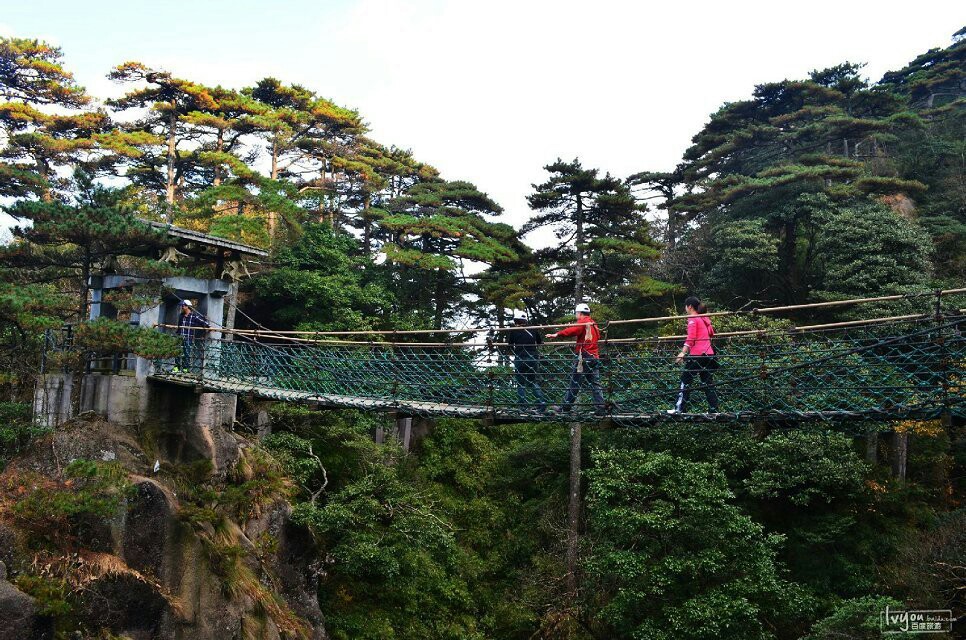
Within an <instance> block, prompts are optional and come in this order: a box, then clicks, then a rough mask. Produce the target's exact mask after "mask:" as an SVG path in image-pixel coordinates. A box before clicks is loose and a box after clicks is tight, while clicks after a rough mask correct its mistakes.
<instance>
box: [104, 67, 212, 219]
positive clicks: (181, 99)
mask: <svg viewBox="0 0 966 640" xmlns="http://www.w3.org/2000/svg"><path fill="white" fill-rule="evenodd" d="M108 77H109V78H111V79H112V80H115V81H117V82H132V83H134V82H136V83H142V82H143V83H146V84H147V86H146V87H143V88H139V89H135V90H133V91H131V92H129V93H127V94H125V95H124V96H122V97H120V98H117V99H114V100H109V101H108V104H109V105H110V106H112V107H115V108H117V109H120V110H126V109H131V108H134V107H141V108H144V107H147V108H149V111H148V114H147V115H146V116H145V117H144V118H142V119H141V120H139V121H136V122H133V123H130V124H128V125H126V126H125V127H124V128H125V130H126V131H128V132H129V133H132V134H141V135H140V136H137V137H135V138H134V143H133V144H132V145H131V146H133V147H134V148H135V149H136V153H132V154H131V155H130V157H129V159H128V161H129V164H130V165H131V166H130V168H129V170H128V172H127V176H128V177H129V178H130V179H131V180H132V181H133V182H134V183H135V184H138V185H141V186H143V187H146V188H147V189H148V190H149V191H153V192H154V193H157V194H159V195H162V194H163V199H164V203H165V206H164V211H165V215H166V216H167V219H168V221H169V222H170V221H173V219H174V213H175V201H177V200H180V199H182V198H183V197H184V196H185V192H186V191H187V184H188V183H189V181H190V180H191V178H192V174H193V173H195V172H197V171H199V170H200V169H199V163H198V160H197V152H196V151H188V150H186V149H185V150H179V149H178V144H179V143H181V142H184V141H185V140H186V139H188V138H189V137H192V136H191V133H192V132H191V130H190V128H189V127H187V126H186V125H187V121H186V120H185V117H186V116H188V114H192V113H196V112H198V111H208V110H214V109H216V108H217V106H218V103H217V102H216V100H215V98H214V97H213V96H212V93H211V91H210V90H209V89H207V88H206V87H203V86H201V85H198V84H195V83H193V82H190V81H188V80H183V79H181V78H175V77H173V76H172V75H171V74H170V73H168V72H165V71H159V70H155V69H151V68H149V67H146V66H145V65H143V64H141V63H140V62H125V63H124V64H122V65H119V66H117V67H116V68H115V69H114V70H112V71H111V73H110V74H108ZM198 135H200V134H197V133H196V134H195V136H194V137H198Z"/></svg>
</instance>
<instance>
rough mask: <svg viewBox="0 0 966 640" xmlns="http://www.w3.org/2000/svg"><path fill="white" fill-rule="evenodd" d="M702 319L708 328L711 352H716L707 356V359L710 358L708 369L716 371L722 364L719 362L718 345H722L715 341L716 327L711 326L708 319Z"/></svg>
mask: <svg viewBox="0 0 966 640" xmlns="http://www.w3.org/2000/svg"><path fill="white" fill-rule="evenodd" d="M701 319H702V320H704V324H705V326H706V327H708V342H709V343H710V344H711V350H712V351H714V353H713V354H712V355H710V356H705V357H706V358H708V360H707V363H708V365H707V368H708V369H712V370H714V369H717V368H718V367H720V366H721V363H720V362H718V354H719V349H720V347H719V346H718V345H719V344H720V342H719V341H718V340H716V339H715V331H714V327H713V326H712V325H711V321H710V320H708V319H707V318H701Z"/></svg>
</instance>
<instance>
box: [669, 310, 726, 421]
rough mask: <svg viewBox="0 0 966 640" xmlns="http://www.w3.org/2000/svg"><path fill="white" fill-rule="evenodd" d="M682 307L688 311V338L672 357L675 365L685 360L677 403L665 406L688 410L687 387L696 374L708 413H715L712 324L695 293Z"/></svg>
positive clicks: (683, 411) (680, 411) (684, 411)
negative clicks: (679, 350) (705, 400)
mask: <svg viewBox="0 0 966 640" xmlns="http://www.w3.org/2000/svg"><path fill="white" fill-rule="evenodd" d="M684 310H685V311H686V312H687V314H688V337H687V338H686V339H685V341H684V344H683V345H681V352H680V353H679V354H678V357H677V358H676V359H675V361H676V362H677V363H678V364H681V363H682V362H683V363H684V371H683V372H682V373H681V387H680V388H679V389H678V399H677V402H676V403H675V405H674V408H673V409H668V413H670V414H675V413H686V412H687V411H686V410H687V405H688V395H689V392H690V389H689V386H690V385H691V383H692V382H693V381H694V378H695V376H698V377H700V378H701V385H702V386H703V387H704V395H705V397H707V399H708V410H709V412H710V413H718V394H717V392H716V391H715V389H714V378H713V377H712V372H713V371H714V370H715V369H716V368H717V363H716V362H715V359H714V347H713V346H712V345H711V339H712V338H713V337H714V327H713V326H711V320H710V319H709V318H708V317H707V316H704V315H702V314H705V313H707V312H708V310H707V308H706V307H705V306H704V305H703V304H701V301H700V300H698V299H697V298H695V297H694V296H691V297H689V298H688V299H687V300H685V301H684Z"/></svg>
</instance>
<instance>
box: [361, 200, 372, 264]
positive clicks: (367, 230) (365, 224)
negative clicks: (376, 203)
mask: <svg viewBox="0 0 966 640" xmlns="http://www.w3.org/2000/svg"><path fill="white" fill-rule="evenodd" d="M371 207H372V196H371V195H370V194H368V193H367V194H366V196H365V199H364V200H363V202H362V247H363V249H365V252H366V255H367V256H369V255H372V220H370V219H369V209H370V208H371Z"/></svg>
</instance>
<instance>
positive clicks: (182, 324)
mask: <svg viewBox="0 0 966 640" xmlns="http://www.w3.org/2000/svg"><path fill="white" fill-rule="evenodd" d="M209 326H211V325H210V324H209V323H208V321H207V320H205V318H204V316H202V315H201V314H200V313H198V312H197V311H195V310H194V309H193V308H192V307H191V303H189V302H188V301H187V300H183V301H182V302H181V315H179V316H178V336H179V337H180V338H181V358H179V359H178V366H176V367H174V372H175V373H178V371H179V367H180V368H183V369H185V370H187V371H188V372H190V373H201V363H202V359H203V358H204V353H203V350H202V347H201V346H200V345H198V344H197V342H198V341H199V340H202V339H204V336H203V335H202V333H204V332H203V331H202V329H207V328H208V327H209Z"/></svg>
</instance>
